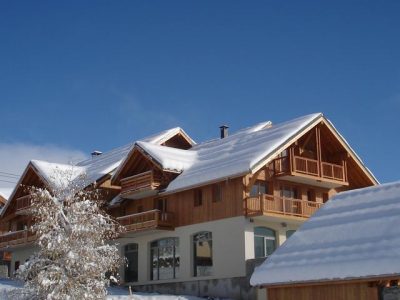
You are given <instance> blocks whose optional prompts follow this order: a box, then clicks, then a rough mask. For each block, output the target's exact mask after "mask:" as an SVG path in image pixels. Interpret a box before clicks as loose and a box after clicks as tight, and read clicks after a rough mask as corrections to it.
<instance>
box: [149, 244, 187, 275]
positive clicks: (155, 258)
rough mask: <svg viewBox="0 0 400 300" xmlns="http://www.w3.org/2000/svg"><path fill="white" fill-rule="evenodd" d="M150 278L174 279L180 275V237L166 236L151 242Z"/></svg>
mask: <svg viewBox="0 0 400 300" xmlns="http://www.w3.org/2000/svg"><path fill="white" fill-rule="evenodd" d="M150 259H151V260H150V266H151V272H150V279H151V280H162V279H173V278H177V277H178V276H179V265H180V255H179V239H178V238H165V239H161V240H157V241H154V242H152V243H151V244H150Z"/></svg>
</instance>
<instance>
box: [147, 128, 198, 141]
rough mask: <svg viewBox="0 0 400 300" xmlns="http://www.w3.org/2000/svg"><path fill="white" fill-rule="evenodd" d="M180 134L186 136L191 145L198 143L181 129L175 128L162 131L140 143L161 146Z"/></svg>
mask: <svg viewBox="0 0 400 300" xmlns="http://www.w3.org/2000/svg"><path fill="white" fill-rule="evenodd" d="M178 133H181V134H182V135H184V136H185V137H186V138H187V139H188V140H189V141H190V143H191V144H192V145H195V144H196V142H195V141H194V140H192V138H191V137H190V136H189V135H187V133H186V132H185V131H184V130H183V129H182V128H180V127H174V128H171V129H167V130H164V131H161V132H159V133H157V134H154V135H151V136H149V137H146V138H144V139H141V140H140V141H142V142H147V143H151V144H157V145H161V144H162V143H164V142H166V141H167V140H168V139H170V138H172V137H173V136H174V135H176V134H178Z"/></svg>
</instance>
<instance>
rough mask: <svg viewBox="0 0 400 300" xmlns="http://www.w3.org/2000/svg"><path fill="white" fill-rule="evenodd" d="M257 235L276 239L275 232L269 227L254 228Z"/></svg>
mask: <svg viewBox="0 0 400 300" xmlns="http://www.w3.org/2000/svg"><path fill="white" fill-rule="evenodd" d="M254 234H255V235H262V236H267V237H271V238H274V239H275V231H274V230H273V229H270V228H267V227H255V228H254Z"/></svg>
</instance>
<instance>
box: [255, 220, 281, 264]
mask: <svg viewBox="0 0 400 300" xmlns="http://www.w3.org/2000/svg"><path fill="white" fill-rule="evenodd" d="M275 249H276V235H275V230H273V229H270V228H267V227H255V228H254V256H255V257H256V258H257V257H266V256H268V255H271V254H272V252H274V251H275Z"/></svg>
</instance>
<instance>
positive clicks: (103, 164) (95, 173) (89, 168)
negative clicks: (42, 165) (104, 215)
mask: <svg viewBox="0 0 400 300" xmlns="http://www.w3.org/2000/svg"><path fill="white" fill-rule="evenodd" d="M178 133H182V134H184V135H185V136H187V134H186V133H185V132H184V131H183V130H182V129H181V128H179V127H175V128H171V129H168V130H164V131H162V132H159V133H156V134H154V135H151V136H149V137H146V138H143V139H140V141H144V142H147V143H149V144H155V145H158V144H161V143H164V142H165V141H167V140H168V139H170V138H171V137H173V136H174V135H176V134H178ZM187 137H188V139H189V140H190V141H192V139H190V137H189V136H187ZM192 142H193V141H192ZM193 143H194V142H193ZM134 145H135V143H130V144H127V145H125V146H122V147H118V148H115V149H113V150H111V151H108V152H105V153H103V154H101V155H98V156H94V157H92V158H89V159H87V160H84V161H82V162H80V163H78V164H77V166H82V167H85V168H86V176H87V177H88V179H89V181H90V182H95V181H97V180H99V179H101V178H102V177H103V176H104V175H106V174H112V173H113V172H114V171H115V170H116V169H117V168H118V167H119V166H120V165H121V163H122V162H123V161H124V160H125V158H126V156H127V155H128V153H129V152H130V151H131V150H132V148H133V147H134Z"/></svg>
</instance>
